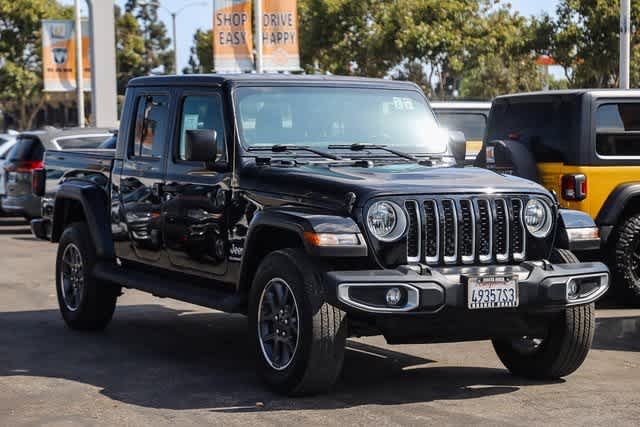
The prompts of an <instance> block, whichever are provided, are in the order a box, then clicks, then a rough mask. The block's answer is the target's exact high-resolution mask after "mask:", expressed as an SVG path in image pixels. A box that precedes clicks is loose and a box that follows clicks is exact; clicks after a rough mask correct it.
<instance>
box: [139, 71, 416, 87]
mask: <svg viewBox="0 0 640 427" xmlns="http://www.w3.org/2000/svg"><path fill="white" fill-rule="evenodd" d="M264 83H278V84H281V83H291V84H296V83H297V84H300V83H302V84H307V83H308V84H319V83H327V84H331V85H342V84H344V85H350V84H355V85H365V86H366V85H371V86H392V87H402V88H405V89H406V88H411V89H416V88H418V86H417V85H416V84H415V83H412V82H408V81H400V80H389V79H374V78H367V77H351V76H328V75H321V74H313V75H307V74H305V75H292V74H186V75H177V76H176V75H171V76H148V77H136V78H134V79H131V80H129V84H128V86H129V87H139V86H190V85H193V86H222V85H224V84H233V85H251V84H264Z"/></svg>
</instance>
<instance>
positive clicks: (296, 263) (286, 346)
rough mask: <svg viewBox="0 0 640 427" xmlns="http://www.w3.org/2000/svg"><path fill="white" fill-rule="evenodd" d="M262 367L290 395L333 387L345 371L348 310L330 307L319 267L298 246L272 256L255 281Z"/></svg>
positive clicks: (252, 308)
mask: <svg viewBox="0 0 640 427" xmlns="http://www.w3.org/2000/svg"><path fill="white" fill-rule="evenodd" d="M249 321H250V326H251V331H250V333H251V336H252V341H253V343H254V349H255V353H256V357H257V362H258V371H259V373H260V375H261V376H262V378H263V379H264V381H265V382H266V383H267V384H268V385H269V386H271V387H272V388H273V389H275V390H276V391H278V392H280V393H284V394H288V395H309V394H315V393H320V392H324V391H327V390H328V389H330V388H331V387H332V386H333V385H334V383H335V382H336V380H337V378H338V376H339V374H340V371H341V369H342V362H343V360H344V350H345V344H346V336H347V328H346V318H345V313H344V312H342V311H341V310H339V309H337V308H335V307H333V306H331V305H329V304H328V303H327V302H326V299H325V293H324V288H323V287H322V282H321V279H320V277H319V273H318V270H317V269H316V268H315V266H314V265H313V263H312V262H311V260H310V259H309V258H308V257H307V256H306V254H304V252H302V251H300V250H298V249H285V250H280V251H276V252H273V253H271V254H269V255H268V256H267V257H266V258H265V259H264V260H263V261H262V263H261V264H260V266H259V268H258V271H257V273H256V275H255V278H254V280H253V285H252V287H251V293H250V300H249Z"/></svg>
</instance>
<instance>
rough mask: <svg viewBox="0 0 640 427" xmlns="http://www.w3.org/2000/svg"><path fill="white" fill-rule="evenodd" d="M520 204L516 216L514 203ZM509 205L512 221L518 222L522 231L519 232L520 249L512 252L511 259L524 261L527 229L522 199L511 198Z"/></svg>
mask: <svg viewBox="0 0 640 427" xmlns="http://www.w3.org/2000/svg"><path fill="white" fill-rule="evenodd" d="M516 204H520V210H519V213H518V215H517V218H516V214H515V205H516ZM511 207H512V208H513V209H514V218H513V221H514V222H517V223H518V224H519V227H520V229H521V230H522V232H521V233H520V242H521V243H520V244H521V245H522V251H520V252H515V248H514V252H513V260H514V261H524V258H525V254H526V252H527V230H526V227H525V226H524V201H523V200H522V199H511Z"/></svg>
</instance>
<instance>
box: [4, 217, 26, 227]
mask: <svg viewBox="0 0 640 427" xmlns="http://www.w3.org/2000/svg"><path fill="white" fill-rule="evenodd" d="M11 226H13V227H15V226H25V227H28V226H29V223H28V222H27V221H26V220H25V219H24V218H20V217H0V227H11Z"/></svg>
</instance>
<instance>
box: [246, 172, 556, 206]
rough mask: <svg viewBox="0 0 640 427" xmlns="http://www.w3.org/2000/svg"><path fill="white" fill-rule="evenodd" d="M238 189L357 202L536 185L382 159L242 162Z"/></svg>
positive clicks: (536, 188)
mask: <svg viewBox="0 0 640 427" xmlns="http://www.w3.org/2000/svg"><path fill="white" fill-rule="evenodd" d="M238 175H239V184H240V187H241V189H244V190H249V191H256V192H262V193H272V194H281V195H283V196H289V197H292V198H294V199H296V200H299V201H302V200H301V199H307V200H312V201H316V202H323V201H324V202H328V203H330V204H334V203H338V204H342V203H343V202H344V200H345V196H346V194H347V193H349V192H353V193H354V194H355V195H356V197H357V205H362V204H363V203H364V202H365V201H366V200H368V199H370V198H372V197H378V196H385V195H396V196H397V195H410V194H460V193H465V194H473V193H476V194H478V193H480V194H482V193H484V194H491V193H526V194H531V193H537V194H541V195H546V196H549V192H548V191H547V190H545V189H544V188H543V187H542V186H540V185H538V184H536V183H534V182H532V181H528V180H524V179H521V178H517V177H513V176H507V175H500V174H497V173H495V172H492V171H489V170H486V169H480V168H474V167H470V168H453V167H431V166H422V165H419V164H413V163H409V164H406V163H404V164H388V165H380V166H374V167H370V168H363V167H334V166H315V165H308V166H299V167H274V166H255V165H250V166H245V167H243V168H241V169H240V171H239V174H238Z"/></svg>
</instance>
